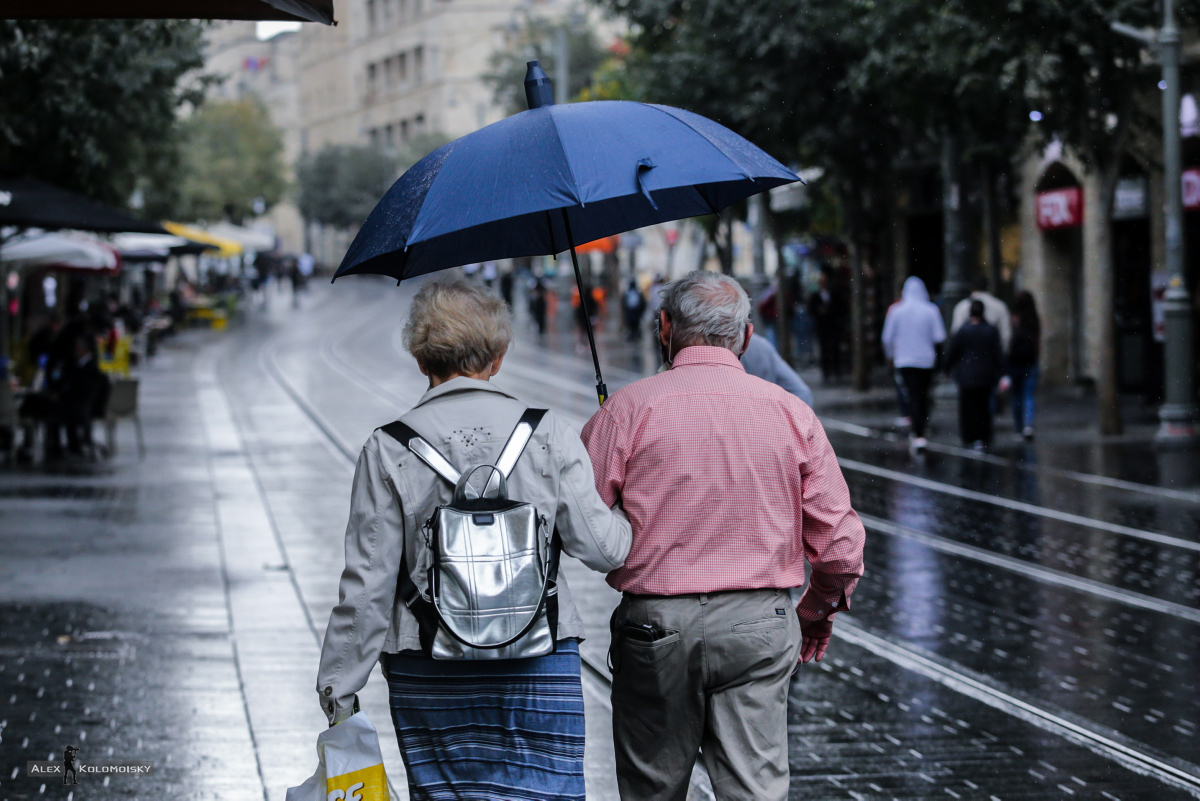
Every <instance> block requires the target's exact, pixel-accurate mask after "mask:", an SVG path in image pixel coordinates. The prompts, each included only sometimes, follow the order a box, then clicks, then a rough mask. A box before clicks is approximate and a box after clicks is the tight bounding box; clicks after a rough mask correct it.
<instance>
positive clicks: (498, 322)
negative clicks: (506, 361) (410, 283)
mask: <svg viewBox="0 0 1200 801" xmlns="http://www.w3.org/2000/svg"><path fill="white" fill-rule="evenodd" d="M510 342H512V315H511V313H510V312H509V310H508V305H507V304H506V303H505V302H504V301H502V300H501V299H500V298H498V297H496V296H495V295H493V294H492V293H491V292H489V291H487V290H486V289H484V288H483V287H481V286H479V285H477V284H472V283H469V282H467V281H464V280H462V279H461V278H460V279H457V280H453V281H433V282H430V283H428V284H426V285H425V286H423V287H421V290H420V291H419V292H417V295H416V297H414V298H413V302H412V308H411V309H409V313H408V321H407V322H405V324H404V348H405V349H406V350H407V351H408V352H409V353H411V354H412V355H413V358H415V359H416V360H417V361H418V362H420V363H421V364H423V365H424V366H425V370H426V372H428V373H429V374H430V375H434V376H437V377H439V378H446V377H448V376H452V375H470V374H472V373H479V372H482V371H483V370H485V369H487V366H488V365H489V364H491V363H492V362H494V361H495V360H496V359H499V358H500V357H501V356H503V355H504V354H505V353H506V352H507V351H508V345H509V343H510Z"/></svg>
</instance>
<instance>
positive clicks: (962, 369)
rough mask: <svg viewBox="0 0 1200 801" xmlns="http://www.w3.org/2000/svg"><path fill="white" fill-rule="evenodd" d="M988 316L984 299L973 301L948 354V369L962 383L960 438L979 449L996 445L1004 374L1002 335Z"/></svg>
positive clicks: (951, 341) (959, 415)
mask: <svg viewBox="0 0 1200 801" xmlns="http://www.w3.org/2000/svg"><path fill="white" fill-rule="evenodd" d="M985 314H986V309H985V307H984V305H983V301H982V300H973V301H971V306H970V309H969V310H968V314H967V321H966V323H964V324H963V326H962V327H961V328H959V329H958V333H956V334H955V335H954V336H953V337H952V338H951V340H950V348H949V350H948V351H947V353H946V368H947V369H948V370H950V371H951V372H952V373H953V375H954V381H955V383H956V384H958V431H959V436H960V437H961V438H962V443H963V445H964V446H969V447H973V448H975V449H977V450H983V449H984V448H986V447H987V446H989V445H991V444H992V393H993V392H994V391H995V389H996V384H997V383H998V382H999V381H1000V378H1001V376H1002V375H1003V374H1004V354H1003V349H1002V347H1001V345H1000V332H999V331H997V330H996V327H995V326H994V325H992V324H991V323H989V322H988V321H987V320H986V319H985V318H984V315H985Z"/></svg>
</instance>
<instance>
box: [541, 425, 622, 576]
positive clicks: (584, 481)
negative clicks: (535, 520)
mask: <svg viewBox="0 0 1200 801" xmlns="http://www.w3.org/2000/svg"><path fill="white" fill-rule="evenodd" d="M554 436H555V439H556V440H557V442H558V443H559V445H560V449H559V452H560V453H561V455H562V462H561V464H560V465H559V471H560V475H561V479H560V482H561V483H560V484H559V493H558V513H557V518H556V521H555V526H556V528H557V529H558V534H559V536H560V537H561V538H562V546H563V550H564V551H566V553H567V554H569V555H570V556H574V557H575V558H576V559H578V560H579V561H581V562H583V563H584V564H585V565H587V566H588V567H590V568H592V569H593V570H598V571H600V572H601V573H607V572H609V571H610V570H616V569H617V568H618V567H621V566H622V565H624V564H625V557H626V556H628V555H629V546H630V543H631V542H632V532H631V528H630V525H629V518H628V517H626V515H625V512H624V511H623V510H622V509H621V508H620V507H616V508H610V507H612V506H613V505H614V503H615V501H609V500H608V499H607V498H602V497H601V494H600V493H598V492H597V491H596V486H597V485H596V481H595V473H594V471H593V469H592V461H591V459H590V458H589V456H588V452H587V450H586V449H585V448H584V446H583V443H582V442H581V441H580V439H579V437H578V436H576V434H575V432H574V431H572V430H571V429H569V428H568V427H567V426H566V425H565V424H563V423H561V422H560V421H559V420H558V418H557V417H556V418H555V433H554Z"/></svg>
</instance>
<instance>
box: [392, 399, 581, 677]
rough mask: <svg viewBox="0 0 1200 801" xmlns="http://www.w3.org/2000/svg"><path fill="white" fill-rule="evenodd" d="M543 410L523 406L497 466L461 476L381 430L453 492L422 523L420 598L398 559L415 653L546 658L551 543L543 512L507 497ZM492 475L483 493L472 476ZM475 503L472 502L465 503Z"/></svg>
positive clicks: (409, 433) (552, 612)
mask: <svg viewBox="0 0 1200 801" xmlns="http://www.w3.org/2000/svg"><path fill="white" fill-rule="evenodd" d="M545 413H546V410H545V409H527V410H526V411H525V413H524V414H523V415H522V416H521V419H520V421H519V422H518V423H517V426H516V428H515V429H514V430H513V432H512V434H511V435H510V436H509V438H508V442H507V443H505V445H504V449H503V450H502V451H501V452H500V456H499V458H498V459H497V460H496V464H494V465H489V464H479V465H475V466H473V467H471V468H469V469H468V470H467V471H466V472H464V473H461V474H460V473H459V472H458V470H456V469H455V467H454V465H452V464H451V463H450V461H449V460H448V459H446V457H445V456H443V455H442V454H441V453H440V452H439V451H438V450H437V449H436V448H434V447H433V446H432V445H430V444H429V443H428V442H427V441H426V440H424V439H422V438H421V437H420V435H418V434H417V433H416V432H415V431H413V430H412V429H411V428H409V427H408V426H407V425H405V424H404V423H401V422H399V421H397V422H395V423H391V424H389V425H386V426H384V427H383V429H382V430H383V431H384V432H385V433H387V434H389V435H391V436H392V437H394V438H395V439H396V440H398V441H399V442H400V443H401V444H403V445H404V446H405V447H406V448H408V449H409V450H410V451H412V453H413V454H414V455H415V456H416V457H417V458H419V459H420V460H421V461H423V462H424V463H425V464H426V465H428V466H429V467H430V468H432V469H433V471H434V472H436V473H437V474H438V475H439V476H441V477H442V478H443V479H445V480H446V481H447V482H449V483H450V484H452V485H454V497H453V499H452V500H451V501H450V503H449V504H446V505H445V506H439V507H438V508H437V509H436V510H434V513H433V516H432V517H431V518H430V519H429V521H428V522H427V523H426V524H425V534H426V541H427V543H428V545H429V547H430V549H431V551H432V553H433V559H432V563H431V565H430V567H429V574H428V579H429V583H428V587H429V591H428V592H429V594H428V597H423V596H422V595H421V593H420V591H419V590H418V589H417V587H416V585H415V584H414V583H413V581H412V576H411V575H410V574H409V569H408V559H407V558H406V557H405V558H402V559H401V562H400V575H399V578H398V581H397V593H398V595H399V597H400V598H401V599H403V601H404V603H405V604H406V605H407V606H408V608H409V610H411V611H412V613H413V615H414V616H415V617H416V618H417V622H418V624H419V626H420V630H421V645H422V649H423V650H424V651H425V652H426V653H427V654H429V655H430V656H432V657H433V658H434V659H522V658H527V657H533V656H545V655H546V654H551V653H554V650H555V647H556V644H557V643H556V637H555V630H556V629H557V618H558V604H557V602H558V597H557V595H558V587H557V586H556V584H555V581H556V579H557V578H558V551H559V549H558V542H557V538H555V537H554V536H553V534H552V532H551V531H550V530H549V527H548V525H547V522H546V518H545V516H544V515H542V514H540V513H539V512H538V510H537V509H536V508H534V507H533V506H532V505H530V504H528V503H523V502H522V501H518V500H513V499H510V498H509V497H508V482H507V479H508V477H509V475H511V474H512V470H513V468H514V467H515V466H516V464H517V460H518V459H520V458H521V454H522V453H523V452H524V450H525V446H526V445H527V444H528V443H529V440H530V438H531V437H532V436H533V432H534V430H535V429H536V428H537V426H538V423H540V422H541V419H542V416H543V415H545ZM479 470H489V471H491V472H490V474H489V475H488V479H487V484H486V485H485V486H484V489H483V491H482V492H476V491H475V489H474V487H472V486H471V484H470V483H469V482H470V478H471V476H472V475H473V474H474V473H475V472H476V471H479ZM472 496H473V497H472Z"/></svg>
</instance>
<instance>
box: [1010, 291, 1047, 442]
mask: <svg viewBox="0 0 1200 801" xmlns="http://www.w3.org/2000/svg"><path fill="white" fill-rule="evenodd" d="M1012 332H1013V333H1012V344H1011V345H1010V346H1009V349H1008V377H1009V379H1010V380H1011V381H1012V412H1013V426H1014V427H1015V429H1016V432H1017V433H1018V434H1020V435H1021V436H1023V437H1025V439H1027V440H1031V439H1033V412H1034V399H1035V397H1036V396H1037V386H1038V378H1039V373H1040V370H1039V369H1038V361H1039V358H1038V357H1039V354H1040V351H1041V345H1042V322H1041V320H1040V318H1039V317H1038V311H1037V304H1035V303H1034V302H1033V295H1031V294H1029V292H1027V291H1024V290H1022V291H1021V292H1018V293H1017V297H1016V299H1015V300H1014V301H1013V307H1012Z"/></svg>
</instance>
